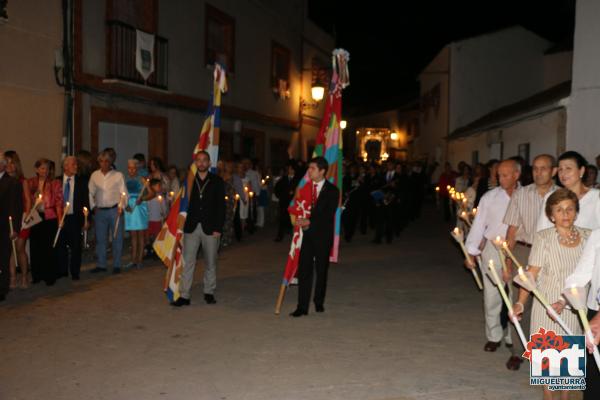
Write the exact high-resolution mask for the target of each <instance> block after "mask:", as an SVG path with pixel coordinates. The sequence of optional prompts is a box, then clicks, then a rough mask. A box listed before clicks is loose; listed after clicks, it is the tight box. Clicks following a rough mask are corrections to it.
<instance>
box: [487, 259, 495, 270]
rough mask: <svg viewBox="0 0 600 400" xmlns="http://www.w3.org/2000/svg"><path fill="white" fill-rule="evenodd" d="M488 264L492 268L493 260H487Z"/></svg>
mask: <svg viewBox="0 0 600 400" xmlns="http://www.w3.org/2000/svg"><path fill="white" fill-rule="evenodd" d="M488 266H489V267H490V269H492V268H494V260H490V261H489V262H488Z"/></svg>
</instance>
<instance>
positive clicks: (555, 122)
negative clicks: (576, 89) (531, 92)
mask: <svg viewBox="0 0 600 400" xmlns="http://www.w3.org/2000/svg"><path fill="white" fill-rule="evenodd" d="M565 118H566V111H565V109H564V108H562V109H558V110H555V111H552V112H549V113H547V114H544V115H541V116H538V117H535V118H532V119H528V120H524V121H520V122H517V123H515V124H512V125H507V126H504V127H501V128H498V129H495V130H493V131H482V132H480V133H478V134H475V135H473V136H470V137H468V138H465V139H458V140H452V141H450V143H449V150H448V152H449V161H450V162H451V163H452V165H453V166H456V165H457V163H458V162H459V161H466V162H467V163H471V158H472V152H473V151H479V161H480V162H484V163H485V162H486V161H488V160H489V159H490V158H491V157H492V153H491V144H492V142H496V140H494V139H495V138H499V141H498V142H501V143H502V157H503V158H509V157H513V156H517V155H519V145H520V144H524V143H529V155H530V159H529V161H530V162H531V161H532V160H533V158H534V157H535V156H536V155H538V154H551V155H553V156H558V155H559V154H560V153H562V152H563V151H564V147H563V146H564V144H563V143H564V142H563V141H564V119H565ZM493 156H494V157H496V155H493Z"/></svg>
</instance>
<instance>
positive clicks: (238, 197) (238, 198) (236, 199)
mask: <svg viewBox="0 0 600 400" xmlns="http://www.w3.org/2000/svg"><path fill="white" fill-rule="evenodd" d="M239 200H240V195H239V194H237V193H236V194H235V201H239Z"/></svg>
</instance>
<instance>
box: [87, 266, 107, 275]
mask: <svg viewBox="0 0 600 400" xmlns="http://www.w3.org/2000/svg"><path fill="white" fill-rule="evenodd" d="M90 272H91V273H92V274H97V273H99V272H106V268H100V267H96V268H94V269H93V270H91V271H90Z"/></svg>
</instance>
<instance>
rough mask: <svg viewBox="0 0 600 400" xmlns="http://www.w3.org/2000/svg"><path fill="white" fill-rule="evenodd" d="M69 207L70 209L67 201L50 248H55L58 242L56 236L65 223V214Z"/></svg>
mask: <svg viewBox="0 0 600 400" xmlns="http://www.w3.org/2000/svg"><path fill="white" fill-rule="evenodd" d="M70 207H71V203H69V202H68V201H67V202H66V203H65V209H64V210H63V215H62V217H61V218H60V224H59V225H58V230H57V231H56V235H55V236H54V244H52V247H56V243H57V242H58V236H59V235H60V231H61V230H62V227H63V225H64V223H65V217H66V216H67V213H68V212H69V208H70Z"/></svg>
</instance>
